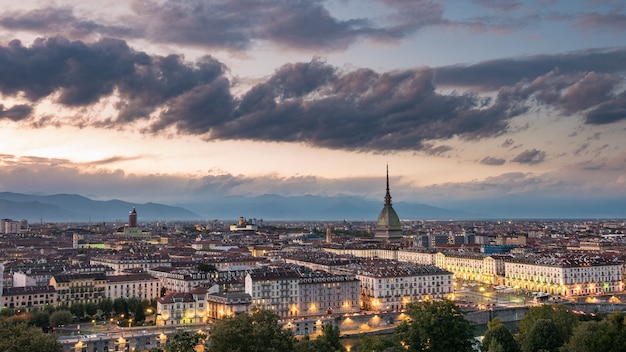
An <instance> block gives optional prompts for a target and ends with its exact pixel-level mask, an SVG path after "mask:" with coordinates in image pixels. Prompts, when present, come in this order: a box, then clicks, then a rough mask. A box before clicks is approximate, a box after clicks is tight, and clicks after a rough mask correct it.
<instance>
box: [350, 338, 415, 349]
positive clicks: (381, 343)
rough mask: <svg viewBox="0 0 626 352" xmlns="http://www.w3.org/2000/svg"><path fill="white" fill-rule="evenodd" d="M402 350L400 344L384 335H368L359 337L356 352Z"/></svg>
mask: <svg viewBox="0 0 626 352" xmlns="http://www.w3.org/2000/svg"><path fill="white" fill-rule="evenodd" d="M395 351H404V349H403V348H402V346H401V345H400V344H398V343H396V342H395V341H394V340H393V339H391V338H389V337H388V336H385V335H376V336H368V335H365V336H363V337H361V338H360V339H359V347H358V349H357V352H395Z"/></svg>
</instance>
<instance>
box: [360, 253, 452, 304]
mask: <svg viewBox="0 0 626 352" xmlns="http://www.w3.org/2000/svg"><path fill="white" fill-rule="evenodd" d="M356 278H357V279H358V280H359V281H360V282H361V297H360V298H361V309H363V310H368V311H387V310H395V309H403V308H405V307H406V305H407V304H409V303H411V302H417V301H420V300H428V299H442V298H449V297H450V295H451V294H452V293H453V292H454V289H453V284H452V273H451V272H449V271H446V270H443V269H440V268H437V267H435V266H432V265H411V264H403V263H398V262H394V261H386V260H379V259H370V260H367V261H365V262H364V263H362V264H360V266H359V268H358V271H357V272H356Z"/></svg>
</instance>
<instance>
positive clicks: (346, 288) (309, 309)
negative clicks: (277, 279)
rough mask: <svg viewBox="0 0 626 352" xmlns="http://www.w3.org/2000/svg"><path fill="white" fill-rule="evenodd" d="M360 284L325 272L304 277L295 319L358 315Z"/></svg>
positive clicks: (307, 274)
mask: <svg viewBox="0 0 626 352" xmlns="http://www.w3.org/2000/svg"><path fill="white" fill-rule="evenodd" d="M360 287H361V283H360V282H359V280H357V278H356V277H355V276H354V275H331V274H328V273H326V272H323V271H315V272H312V273H306V274H302V277H301V278H300V280H299V281H298V291H299V295H298V299H297V303H294V305H293V306H292V308H291V309H292V310H294V309H296V311H294V312H292V313H295V314H294V315H297V316H301V317H306V316H316V315H321V314H346V313H358V312H359V311H360V310H361V309H360V306H359V293H360Z"/></svg>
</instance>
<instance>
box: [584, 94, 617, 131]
mask: <svg viewBox="0 0 626 352" xmlns="http://www.w3.org/2000/svg"><path fill="white" fill-rule="evenodd" d="M625 119H626V93H622V94H620V95H618V96H616V97H614V98H613V99H610V100H609V101H606V102H603V103H602V104H600V105H598V106H597V107H595V108H594V109H592V110H591V111H589V112H588V113H587V116H586V119H585V122H586V123H588V124H592V125H603V124H608V123H613V122H617V121H621V120H625Z"/></svg>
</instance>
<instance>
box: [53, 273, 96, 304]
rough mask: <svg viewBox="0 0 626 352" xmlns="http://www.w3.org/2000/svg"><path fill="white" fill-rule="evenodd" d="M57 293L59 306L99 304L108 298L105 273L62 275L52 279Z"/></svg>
mask: <svg viewBox="0 0 626 352" xmlns="http://www.w3.org/2000/svg"><path fill="white" fill-rule="evenodd" d="M50 285H51V286H53V287H54V289H55V290H56V292H57V305H61V304H71V303H75V302H76V303H77V302H80V303H98V302H100V301H102V300H103V299H104V298H105V297H106V288H107V279H106V275H105V274H104V273H92V274H60V275H54V276H52V278H51V279H50Z"/></svg>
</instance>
